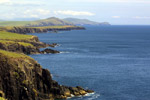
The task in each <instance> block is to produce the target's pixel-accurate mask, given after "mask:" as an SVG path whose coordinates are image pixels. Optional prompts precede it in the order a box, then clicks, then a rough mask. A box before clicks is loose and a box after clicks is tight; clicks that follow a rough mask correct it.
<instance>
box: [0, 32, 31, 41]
mask: <svg viewBox="0 0 150 100" xmlns="http://www.w3.org/2000/svg"><path fill="white" fill-rule="evenodd" d="M32 37H33V36H32V35H22V34H16V33H11V32H6V31H0V40H6V39H7V40H30V39H31V38H32Z"/></svg>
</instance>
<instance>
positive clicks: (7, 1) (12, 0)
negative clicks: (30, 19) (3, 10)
mask: <svg viewBox="0 0 150 100" xmlns="http://www.w3.org/2000/svg"><path fill="white" fill-rule="evenodd" d="M42 4H44V3H43V2H42V1H36V2H35V1H33V0H22V1H21V0H0V5H1V6H10V5H13V6H19V5H21V6H23V5H26V6H30V5H42Z"/></svg>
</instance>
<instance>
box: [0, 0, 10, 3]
mask: <svg viewBox="0 0 150 100" xmlns="http://www.w3.org/2000/svg"><path fill="white" fill-rule="evenodd" d="M8 2H10V0H0V4H2V3H8Z"/></svg>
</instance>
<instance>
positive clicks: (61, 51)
mask: <svg viewBox="0 0 150 100" xmlns="http://www.w3.org/2000/svg"><path fill="white" fill-rule="evenodd" d="M60 53H70V52H68V51H60Z"/></svg>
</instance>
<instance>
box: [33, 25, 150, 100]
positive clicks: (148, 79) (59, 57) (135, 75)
mask: <svg viewBox="0 0 150 100" xmlns="http://www.w3.org/2000/svg"><path fill="white" fill-rule="evenodd" d="M32 35H36V36H38V37H39V39H40V41H42V42H45V43H58V44H59V46H57V47H56V48H53V49H56V50H59V51H60V52H61V53H60V54H39V55H31V57H33V58H34V59H35V60H37V61H38V62H39V63H40V64H41V65H42V66H43V68H46V69H49V70H50V72H51V74H52V76H53V79H54V80H56V81H58V82H59V84H62V85H67V86H77V85H78V86H82V87H84V88H85V89H91V90H94V91H95V93H94V94H88V95H86V96H84V97H76V98H71V99H70V100H150V26H113V25H112V26H86V30H74V31H61V32H58V33H41V34H39V33H34V34H32Z"/></svg>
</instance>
